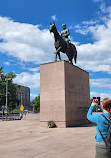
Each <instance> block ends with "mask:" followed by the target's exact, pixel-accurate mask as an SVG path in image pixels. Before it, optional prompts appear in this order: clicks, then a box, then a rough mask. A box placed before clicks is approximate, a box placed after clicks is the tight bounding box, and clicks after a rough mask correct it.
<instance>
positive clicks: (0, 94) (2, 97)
mask: <svg viewBox="0 0 111 158" xmlns="http://www.w3.org/2000/svg"><path fill="white" fill-rule="evenodd" d="M15 77H16V75H15V74H14V73H13V72H9V73H8V74H5V73H4V72H3V67H1V68H0V108H1V106H2V105H6V81H7V83H8V97H7V98H8V110H9V111H11V110H13V109H15V107H16V103H17V104H18V103H19V100H18V99H17V94H16V88H17V87H18V85H16V84H14V83H13V79H14V78H15Z"/></svg>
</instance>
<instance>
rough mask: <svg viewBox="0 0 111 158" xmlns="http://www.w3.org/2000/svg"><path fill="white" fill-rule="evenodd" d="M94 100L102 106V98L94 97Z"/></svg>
mask: <svg viewBox="0 0 111 158" xmlns="http://www.w3.org/2000/svg"><path fill="white" fill-rule="evenodd" d="M93 100H94V101H95V102H96V103H97V104H98V105H100V97H93Z"/></svg>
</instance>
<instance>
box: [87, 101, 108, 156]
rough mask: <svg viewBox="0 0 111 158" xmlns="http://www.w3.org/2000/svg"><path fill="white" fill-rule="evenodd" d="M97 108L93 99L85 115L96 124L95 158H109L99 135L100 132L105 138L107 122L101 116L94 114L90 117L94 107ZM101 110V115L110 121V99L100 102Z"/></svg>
mask: <svg viewBox="0 0 111 158" xmlns="http://www.w3.org/2000/svg"><path fill="white" fill-rule="evenodd" d="M95 106H98V100H97V99H96V100H95V99H93V101H92V104H91V106H90V108H89V110H88V113H87V119H88V120H89V121H91V122H93V123H96V125H97V126H96V137H95V139H96V154H95V158H111V152H109V151H108V150H107V149H106V144H105V143H104V140H103V139H102V136H101V134H100V131H101V133H102V135H103V136H104V138H105V137H107V133H108V129H109V125H110V124H109V122H108V121H107V120H106V119H105V118H104V117H103V116H102V115H101V114H95V115H92V113H93V110H94V107H95ZM100 106H101V109H102V112H103V113H102V114H103V115H104V116H105V117H106V118H107V119H108V120H111V115H110V112H111V99H109V98H105V99H103V101H102V102H101V105H100Z"/></svg>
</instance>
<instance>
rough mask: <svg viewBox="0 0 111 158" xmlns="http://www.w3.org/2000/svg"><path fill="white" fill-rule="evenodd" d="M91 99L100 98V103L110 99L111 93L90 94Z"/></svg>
mask: <svg viewBox="0 0 111 158" xmlns="http://www.w3.org/2000/svg"><path fill="white" fill-rule="evenodd" d="M93 97H101V101H102V100H103V99H104V98H111V93H97V92H91V93H90V98H93Z"/></svg>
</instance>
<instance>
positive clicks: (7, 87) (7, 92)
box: [6, 75, 8, 115]
mask: <svg viewBox="0 0 111 158" xmlns="http://www.w3.org/2000/svg"><path fill="white" fill-rule="evenodd" d="M7 105H8V76H7V75H6V115H7Z"/></svg>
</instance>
